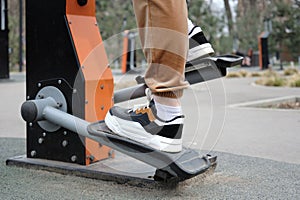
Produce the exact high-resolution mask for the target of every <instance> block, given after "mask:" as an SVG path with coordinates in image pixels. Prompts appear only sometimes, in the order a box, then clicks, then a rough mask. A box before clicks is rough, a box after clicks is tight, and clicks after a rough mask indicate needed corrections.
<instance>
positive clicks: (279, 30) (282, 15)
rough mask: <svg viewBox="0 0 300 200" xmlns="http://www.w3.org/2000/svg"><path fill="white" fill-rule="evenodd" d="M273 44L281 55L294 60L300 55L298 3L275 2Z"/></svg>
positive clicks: (278, 0) (279, 0) (277, 0)
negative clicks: (288, 56)
mask: <svg viewBox="0 0 300 200" xmlns="http://www.w3.org/2000/svg"><path fill="white" fill-rule="evenodd" d="M273 6H274V7H273V9H272V18H273V30H272V43H273V45H275V49H276V50H277V51H278V52H279V53H284V52H285V51H286V53H288V54H289V55H290V56H291V57H292V58H293V59H294V60H297V58H298V56H299V55H300V50H299V46H300V37H299V35H300V12H299V9H300V7H299V5H298V4H297V2H296V3H295V4H292V2H290V3H287V2H284V1H282V0H273Z"/></svg>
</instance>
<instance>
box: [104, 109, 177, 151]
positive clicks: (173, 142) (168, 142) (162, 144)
mask: <svg viewBox="0 0 300 200" xmlns="http://www.w3.org/2000/svg"><path fill="white" fill-rule="evenodd" d="M105 124H106V125H107V127H108V128H109V129H110V130H112V131H113V132H114V133H115V134H117V135H119V136H121V137H125V138H128V139H131V140H134V141H136V142H139V143H142V144H145V145H147V146H150V147H152V148H154V149H157V150H159V151H164V152H169V153H177V152H180V151H181V150H182V139H170V138H165V137H162V136H159V135H152V134H150V133H147V132H146V131H145V129H144V128H143V127H142V126H141V125H140V124H139V123H138V122H130V123H129V122H128V121H126V120H123V119H120V118H117V117H115V116H112V115H111V114H110V112H108V113H107V115H106V117H105ZM120 124H126V125H127V124H128V126H122V127H121V126H120ZM129 124H130V125H129ZM137 131H138V134H135V133H134V132H137Z"/></svg>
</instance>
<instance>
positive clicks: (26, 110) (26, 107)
mask: <svg viewBox="0 0 300 200" xmlns="http://www.w3.org/2000/svg"><path fill="white" fill-rule="evenodd" d="M21 115H22V118H23V119H24V120H25V121H26V122H34V121H36V118H37V115H38V109H37V107H36V105H35V103H34V102H32V101H26V102H24V103H23V104H22V107H21Z"/></svg>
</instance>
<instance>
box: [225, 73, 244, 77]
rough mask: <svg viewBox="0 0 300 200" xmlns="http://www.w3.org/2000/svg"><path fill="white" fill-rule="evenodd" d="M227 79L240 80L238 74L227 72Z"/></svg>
mask: <svg viewBox="0 0 300 200" xmlns="http://www.w3.org/2000/svg"><path fill="white" fill-rule="evenodd" d="M226 77H227V78H241V77H242V76H241V74H240V73H239V72H229V73H228V74H227V76H226Z"/></svg>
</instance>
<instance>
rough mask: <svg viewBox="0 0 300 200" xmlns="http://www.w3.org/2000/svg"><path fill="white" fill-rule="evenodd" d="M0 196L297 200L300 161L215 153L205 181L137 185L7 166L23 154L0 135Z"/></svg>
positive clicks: (16, 142)
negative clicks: (215, 160) (212, 169)
mask: <svg viewBox="0 0 300 200" xmlns="http://www.w3.org/2000/svg"><path fill="white" fill-rule="evenodd" d="M0 149H1V152H2V154H1V155H0V172H1V173H0V180H1V181H0V199H300V165H296V164H288V163H284V162H277V161H272V160H267V159H261V158H254V157H247V156H239V155H234V154H228V153H221V152H215V154H216V155H218V157H219V159H218V160H219V164H218V166H217V169H216V171H215V173H214V174H213V175H211V176H209V177H207V178H206V179H204V180H205V181H203V179H201V180H199V179H198V178H195V179H192V180H189V181H187V182H184V183H181V184H180V185H179V186H178V187H177V188H175V189H168V188H165V187H155V188H151V187H137V186H130V185H121V184H116V183H114V182H104V181H100V180H93V179H86V178H80V177H73V176H65V175H60V174H57V173H49V172H45V171H39V170H32V169H24V168H17V167H12V166H9V167H8V166H6V165H5V160H6V159H7V158H9V157H12V156H16V155H22V154H25V140H24V139H7V138H2V139H0Z"/></svg>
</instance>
